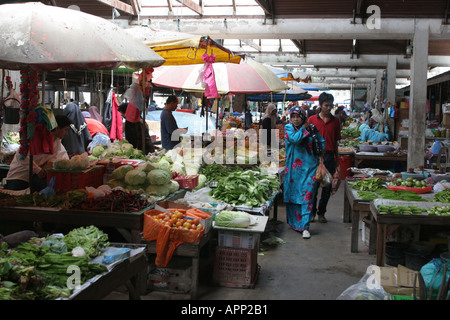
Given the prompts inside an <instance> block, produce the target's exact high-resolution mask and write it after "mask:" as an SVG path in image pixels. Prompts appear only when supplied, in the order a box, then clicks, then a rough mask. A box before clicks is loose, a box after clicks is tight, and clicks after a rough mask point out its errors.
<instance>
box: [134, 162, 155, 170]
mask: <svg viewBox="0 0 450 320" xmlns="http://www.w3.org/2000/svg"><path fill="white" fill-rule="evenodd" d="M136 169H139V170H142V171H145V172H150V171H152V170H154V169H157V167H156V165H155V164H154V163H152V162H150V161H147V162H143V163H140V164H138V166H137V167H136Z"/></svg>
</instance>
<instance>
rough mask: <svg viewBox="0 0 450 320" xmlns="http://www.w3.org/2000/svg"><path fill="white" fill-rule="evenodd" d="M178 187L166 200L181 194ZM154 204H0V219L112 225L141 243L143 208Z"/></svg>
mask: <svg viewBox="0 0 450 320" xmlns="http://www.w3.org/2000/svg"><path fill="white" fill-rule="evenodd" d="M185 193H186V191H185V190H180V191H178V192H176V193H174V194H172V195H171V196H170V198H168V200H174V199H178V198H179V197H184V194H185ZM152 208H154V204H151V205H149V206H148V207H147V208H142V209H141V210H139V211H137V212H111V211H90V210H77V209H71V210H62V209H58V208H39V207H36V208H33V207H0V220H5V221H7V220H9V221H27V222H35V221H40V222H47V223H55V224H60V225H74V226H89V225H94V226H96V227H111V228H115V229H117V230H118V231H119V232H120V234H121V235H122V236H123V237H124V238H125V240H126V241H127V242H129V243H140V241H141V233H142V230H143V227H144V212H145V211H147V210H149V209H152Z"/></svg>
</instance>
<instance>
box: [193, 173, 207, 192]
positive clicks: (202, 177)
mask: <svg viewBox="0 0 450 320" xmlns="http://www.w3.org/2000/svg"><path fill="white" fill-rule="evenodd" d="M207 180H208V178H206V176H205V175H204V174H199V175H198V185H197V186H196V187H195V188H194V190H198V189H201V188H203V187H204V186H205V184H206V181H207Z"/></svg>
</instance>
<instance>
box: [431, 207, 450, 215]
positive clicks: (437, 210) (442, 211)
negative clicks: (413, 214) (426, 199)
mask: <svg viewBox="0 0 450 320" xmlns="http://www.w3.org/2000/svg"><path fill="white" fill-rule="evenodd" d="M427 213H428V215H429V216H444V217H449V216H450V206H443V207H439V206H433V207H432V208H431V209H429V210H427Z"/></svg>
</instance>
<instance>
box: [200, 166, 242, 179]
mask: <svg viewBox="0 0 450 320" xmlns="http://www.w3.org/2000/svg"><path fill="white" fill-rule="evenodd" d="M243 171H244V169H243V168H242V167H239V166H225V165H220V164H218V163H212V164H209V165H205V166H203V167H202V168H201V169H200V173H201V174H203V175H205V176H206V181H207V182H217V181H220V180H222V179H223V178H226V177H227V176H228V175H229V174H231V173H234V172H243Z"/></svg>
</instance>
